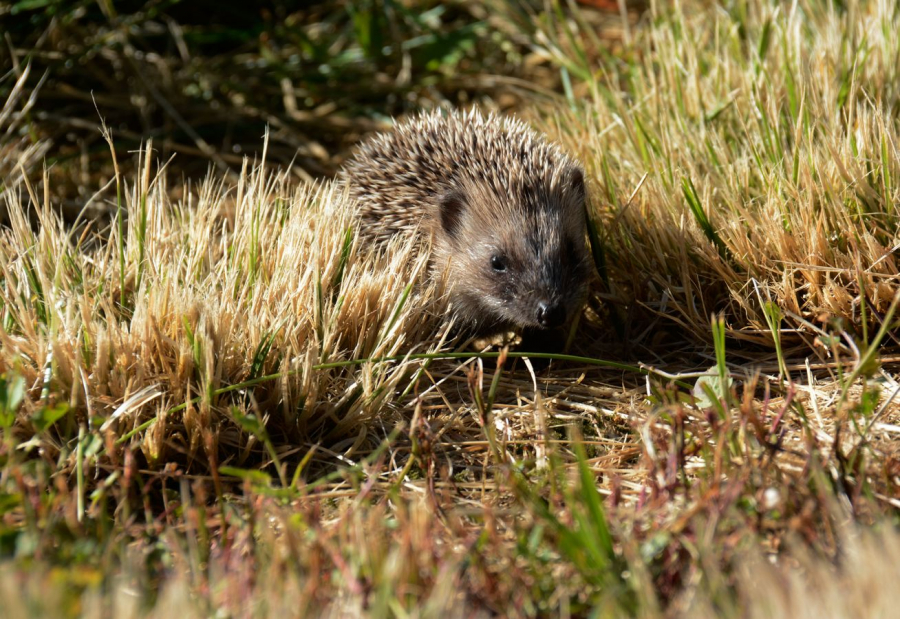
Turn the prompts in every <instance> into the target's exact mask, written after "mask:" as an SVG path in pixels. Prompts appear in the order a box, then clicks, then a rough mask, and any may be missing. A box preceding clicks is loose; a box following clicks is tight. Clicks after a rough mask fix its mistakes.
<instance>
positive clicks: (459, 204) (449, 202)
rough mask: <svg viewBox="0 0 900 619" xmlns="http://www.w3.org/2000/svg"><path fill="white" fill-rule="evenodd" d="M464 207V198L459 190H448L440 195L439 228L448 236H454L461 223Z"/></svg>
mask: <svg viewBox="0 0 900 619" xmlns="http://www.w3.org/2000/svg"><path fill="white" fill-rule="evenodd" d="M465 208H466V201H465V198H464V196H463V194H462V193H461V192H459V191H456V190H453V191H449V192H447V193H445V194H444V195H443V197H441V200H440V209H441V228H443V229H444V232H446V233H447V235H448V236H451V237H456V233H457V232H458V231H459V227H460V225H461V224H462V215H463V211H464V210H465Z"/></svg>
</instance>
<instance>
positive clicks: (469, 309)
mask: <svg viewBox="0 0 900 619" xmlns="http://www.w3.org/2000/svg"><path fill="white" fill-rule="evenodd" d="M340 178H341V179H342V182H344V183H345V184H346V185H347V186H348V191H349V193H350V196H351V198H352V199H354V200H355V202H356V204H357V205H358V211H357V216H358V220H359V236H360V238H361V239H362V240H363V241H364V242H365V243H366V244H369V245H374V246H382V245H384V244H385V242H386V241H387V240H389V239H391V238H394V237H395V236H396V235H398V234H413V235H419V236H420V237H422V238H427V239H429V240H430V248H431V252H432V253H431V256H430V258H431V263H430V264H431V270H432V272H433V273H438V272H442V273H445V274H446V277H447V280H446V281H447V282H448V284H449V295H450V300H451V303H452V306H453V308H454V310H455V312H456V315H457V316H458V317H459V318H461V319H462V321H463V323H464V324H468V325H470V326H471V327H474V329H475V330H476V331H482V332H484V331H489V330H492V329H493V330H500V329H508V328H513V329H515V328H520V329H534V330H537V331H545V330H549V329H553V328H557V327H560V326H562V325H564V324H565V323H566V322H567V321H568V320H569V319H570V318H571V317H572V316H573V315H574V313H575V312H576V311H577V309H578V308H579V307H580V306H581V302H582V300H583V297H584V295H585V292H586V285H587V279H588V275H589V254H588V250H587V246H586V220H585V198H586V194H585V183H584V172H583V170H582V168H581V166H580V165H579V164H578V163H576V162H575V161H574V160H573V159H572V158H570V157H569V156H567V155H566V154H565V153H563V152H562V150H561V149H560V148H559V147H558V146H556V145H554V144H552V143H550V142H549V141H548V140H547V139H546V138H544V137H543V136H541V135H540V134H538V133H536V132H535V131H533V130H532V129H530V128H528V127H527V126H526V125H525V124H524V123H523V122H521V121H520V120H517V119H512V118H507V117H500V116H496V115H493V114H492V115H490V116H484V115H482V114H480V113H478V112H476V111H472V112H468V113H462V112H451V113H446V114H442V113H440V112H434V113H430V114H423V115H420V116H418V117H415V118H412V119H410V120H407V121H405V122H401V123H398V124H397V125H396V126H395V127H394V128H393V130H391V131H389V132H386V133H382V134H379V135H376V136H374V137H373V138H371V139H369V140H368V141H366V142H364V143H363V144H362V145H361V146H360V147H359V149H358V151H357V152H356V154H355V155H354V156H353V157H352V158H351V159H350V160H349V161H348V162H347V164H346V165H345V166H344V168H343V169H342V171H341V174H340Z"/></svg>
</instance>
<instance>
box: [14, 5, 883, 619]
mask: <svg viewBox="0 0 900 619" xmlns="http://www.w3.org/2000/svg"><path fill="white" fill-rule="evenodd" d="M601 4H602V3H601ZM484 6H486V7H488V8H489V9H490V10H491V11H493V13H491V16H490V19H492V20H500V21H499V22H497V23H502V24H503V25H504V27H505V28H506V30H504V32H506V33H507V35H508V36H510V37H512V38H511V40H515V41H518V43H519V44H520V45H525V46H527V48H528V49H529V50H530V52H529V53H530V54H531V55H532V56H530V57H531V58H532V59H534V58H537V59H538V60H540V61H541V62H543V63H546V65H547V66H552V67H554V71H555V72H557V73H556V74H558V75H559V76H561V78H560V79H561V81H560V83H561V91H562V95H561V96H557V97H551V96H549V95H547V94H546V93H543V94H540V93H537V94H534V95H533V96H534V102H533V104H531V105H528V106H525V105H522V106H520V107H519V113H520V114H521V115H522V116H524V117H525V118H527V119H528V120H529V122H532V123H533V124H534V125H535V126H536V127H537V128H539V129H540V130H542V131H544V132H546V133H548V134H549V135H550V136H551V137H552V138H553V139H555V140H557V141H559V142H560V143H561V144H562V146H563V147H564V148H565V149H566V150H567V151H568V152H570V153H571V154H573V155H574V156H576V157H577V158H578V159H579V160H580V161H582V162H583V164H584V166H585V169H586V172H587V178H588V183H589V188H590V193H591V199H590V215H591V220H592V225H591V235H590V236H591V238H590V241H591V245H592V251H593V257H594V261H595V266H596V267H597V268H596V273H595V274H594V275H593V280H592V285H591V293H590V297H589V299H588V301H587V304H586V307H585V310H584V312H583V314H582V315H581V316H580V317H579V318H578V320H577V321H576V323H575V324H574V325H572V328H571V330H570V332H569V333H568V334H567V335H561V337H564V338H565V339H566V340H567V341H566V342H565V345H564V346H563V347H562V348H563V349H564V352H562V353H558V354H556V353H554V354H533V353H530V352H529V351H527V350H522V349H520V348H516V347H512V348H510V349H506V348H504V349H501V348H497V347H494V348H489V349H487V350H476V349H475V348H474V347H473V343H472V342H465V341H462V340H461V338H460V337H458V335H457V332H456V331H454V329H453V328H452V327H453V325H452V322H453V319H452V317H453V314H452V307H449V306H448V304H447V302H446V300H445V298H444V296H443V294H442V287H443V282H441V281H435V280H434V279H432V278H430V277H429V276H428V273H427V260H426V257H425V256H422V255H420V254H418V253H417V251H416V248H415V247H414V246H411V245H409V244H404V243H402V242H398V243H396V244H395V245H394V246H392V247H391V248H390V249H389V251H386V252H383V253H380V254H373V253H371V252H367V251H366V250H365V249H364V248H363V247H362V246H361V245H359V244H357V242H356V238H355V234H354V227H353V219H352V212H351V211H352V205H351V204H349V203H348V201H347V200H346V199H345V197H344V196H343V194H342V193H341V191H340V189H339V188H336V187H334V186H332V185H331V184H330V183H329V182H327V181H318V182H315V181H311V180H305V179H299V180H298V178H297V176H298V175H299V176H302V175H300V174H298V173H296V172H294V171H292V169H291V168H289V167H284V166H279V165H277V163H273V162H272V161H270V160H269V159H268V157H269V156H270V153H269V151H268V150H267V148H268V144H269V142H268V141H266V142H265V144H266V146H265V147H264V150H262V151H261V152H260V153H259V154H258V155H257V156H256V157H253V158H248V159H245V160H243V167H242V168H241V169H240V171H239V172H229V173H225V172H223V171H220V170H218V169H215V170H213V171H212V172H211V173H210V174H209V175H208V176H207V177H206V179H205V180H203V181H202V182H197V181H185V180H184V179H183V178H182V179H179V180H177V181H176V178H177V175H170V174H169V172H168V170H167V165H168V163H167V160H161V159H160V158H159V157H158V153H157V151H156V150H154V146H153V144H152V143H149V142H148V143H146V144H145V145H143V146H142V147H141V148H140V149H138V150H134V151H132V152H122V151H120V150H119V149H117V148H116V147H115V127H114V128H113V131H112V135H110V132H109V129H107V128H106V126H104V127H103V135H104V136H106V137H108V138H109V149H107V150H106V155H105V157H107V159H108V161H110V162H112V164H113V167H112V168H111V170H110V176H109V178H108V179H107V181H108V183H107V184H106V185H105V186H104V187H102V188H101V190H100V191H99V192H98V193H97V196H96V197H90V198H81V200H82V206H83V207H85V208H86V207H87V206H89V205H90V204H91V203H93V202H94V200H97V201H100V202H103V201H105V202H106V203H107V204H110V205H112V212H111V223H109V224H108V225H106V224H105V223H102V220H94V219H91V218H87V217H85V218H81V219H78V220H76V221H71V219H69V220H64V218H63V217H61V216H60V215H59V209H58V208H57V206H58V205H55V204H54V198H53V196H54V195H55V194H54V192H53V183H54V182H55V181H54V178H56V177H55V176H54V174H55V172H53V171H52V170H51V171H47V170H46V169H45V170H44V172H43V173H42V171H41V165H40V163H41V161H42V158H44V157H45V156H46V154H47V153H48V152H52V150H49V149H50V146H49V145H48V144H47V143H45V142H42V141H41V140H39V139H36V138H35V128H34V125H33V124H32V123H33V116H35V115H37V116H39V114H37V112H35V111H34V110H36V109H38V108H37V107H35V106H38V107H39V106H40V92H39V89H38V90H34V87H33V80H34V78H35V76H34V75H31V74H30V70H31V68H30V65H29V64H28V63H27V62H21V63H16V65H15V67H14V70H12V71H10V73H9V74H7V75H6V77H5V78H4V81H3V85H4V87H5V88H6V90H5V92H7V95H8V98H7V101H6V104H5V106H4V107H3V109H2V112H0V129H2V130H3V132H4V133H3V134H2V136H0V173H2V177H0V201H2V204H3V209H4V210H5V211H6V220H7V223H6V224H4V225H3V226H2V227H0V323H2V324H0V377H2V378H0V436H2V444H0V557H2V560H0V605H2V606H0V607H2V608H3V609H4V614H6V613H8V615H7V616H38V615H54V616H88V617H94V616H97V617H106V616H116V617H120V616H158V617H171V616H175V615H176V613H177V615H178V616H182V617H192V616H212V615H215V616H224V617H230V616H235V617H244V616H260V617H269V616H273V617H274V616H279V617H281V616H301V615H316V616H318V615H326V616H328V615H333V616H378V617H380V616H388V615H390V616H398V617H405V616H423V617H424V616H441V617H443V616H467V617H468V616H489V615H498V614H499V615H503V616H513V617H517V616H523V617H527V616H537V615H561V616H588V615H592V616H597V615H604V616H606V615H609V616H646V617H655V616H692V617H695V616H760V617H765V616H784V615H788V614H790V615H791V616H797V617H803V616H809V617H822V616H834V617H838V616H854V617H856V616H889V615H891V614H892V611H893V607H894V606H895V604H894V603H893V602H894V598H895V597H896V596H895V595H894V594H893V591H894V588H895V586H896V582H897V579H898V577H900V534H898V532H897V530H896V528H895V527H896V524H897V519H898V515H900V511H898V508H900V488H898V484H900V444H898V441H897V438H898V434H900V401H898V399H897V398H896V396H897V394H898V393H900V382H898V380H897V368H898V364H900V340H898V336H900V329H898V320H900V316H898V315H897V306H898V303H900V277H898V264H897V258H896V256H895V251H896V250H897V249H898V247H900V231H898V216H900V212H898V207H900V131H898V129H900V75H898V72H900V37H897V36H896V33H897V32H900V7H898V5H896V4H895V3H893V2H887V1H880V2H879V1H876V2H860V1H857V0H850V1H848V2H845V3H830V2H829V3H819V2H814V1H812V0H806V1H800V2H795V3H779V2H772V3H768V2H767V3H756V2H740V1H737V2H730V3H724V4H718V3H709V2H685V3H679V4H675V5H672V6H670V5H669V4H668V3H667V4H666V5H665V6H660V5H659V4H654V5H653V6H651V7H650V8H648V9H647V11H646V12H644V13H641V14H640V16H639V17H634V16H632V17H634V18H633V19H631V20H628V19H626V20H625V21H624V22H622V24H621V25H620V28H621V31H620V32H618V34H617V37H618V38H617V43H616V45H615V49H614V50H613V48H611V47H610V43H609V41H608V40H607V39H605V38H601V37H599V36H598V34H597V30H596V28H595V27H594V25H593V22H592V21H591V20H590V18H589V16H588V9H583V10H581V11H578V10H574V11H573V10H572V7H569V6H568V5H565V6H556V5H554V7H555V8H553V7H551V8H550V10H548V11H546V12H538V11H535V12H529V11H525V10H520V9H522V5H512V4H510V5H507V4H492V3H485V4H484ZM517 7H518V8H517ZM485 19H486V20H487V19H489V18H488V17H485ZM485 23H490V24H495V22H493V21H487V22H485ZM498 28H499V26H498ZM512 28H517V29H518V30H516V31H515V36H513V35H511V34H509V32H510V29H512ZM611 50H612V52H611ZM535 62H537V61H535ZM32 94H33V96H32ZM520 94H521V93H520ZM101 103H102V102H101ZM98 107H101V108H102V105H101V106H98ZM32 108H34V109H32ZM38 124H39V123H38ZM97 124H99V123H97ZM276 129H277V128H276ZM276 133H277V131H276ZM272 139H273V140H275V142H273V143H277V139H275V138H272ZM310 156H311V155H310ZM223 161H224V160H223ZM214 163H215V165H218V162H216V161H215V160H214ZM227 163H228V161H225V164H227ZM69 199H70V200H71V199H72V198H69ZM74 199H75V200H76V201H77V200H78V199H79V198H77V197H76V198H74Z"/></svg>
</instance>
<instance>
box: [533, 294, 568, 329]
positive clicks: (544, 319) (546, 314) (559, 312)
mask: <svg viewBox="0 0 900 619" xmlns="http://www.w3.org/2000/svg"><path fill="white" fill-rule="evenodd" d="M565 321H566V308H565V306H563V304H562V303H560V302H558V301H557V302H555V303H554V302H549V301H539V302H538V304H537V322H538V324H539V325H541V327H543V328H544V329H553V328H555V327H559V326H561V325H562V324H563V323H564V322H565Z"/></svg>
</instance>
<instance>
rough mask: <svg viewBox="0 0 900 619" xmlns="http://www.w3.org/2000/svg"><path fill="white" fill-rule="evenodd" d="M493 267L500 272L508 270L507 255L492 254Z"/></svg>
mask: <svg viewBox="0 0 900 619" xmlns="http://www.w3.org/2000/svg"><path fill="white" fill-rule="evenodd" d="M491 268H492V269H494V270H495V271H497V272H498V273H505V272H506V256H501V255H500V254H495V255H493V256H491Z"/></svg>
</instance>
